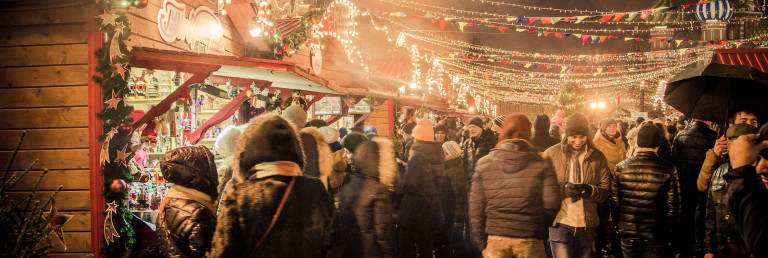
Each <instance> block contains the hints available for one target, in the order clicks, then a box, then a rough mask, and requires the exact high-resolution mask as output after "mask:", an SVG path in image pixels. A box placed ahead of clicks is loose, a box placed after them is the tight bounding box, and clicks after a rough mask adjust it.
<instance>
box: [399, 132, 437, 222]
mask: <svg viewBox="0 0 768 258" xmlns="http://www.w3.org/2000/svg"><path fill="white" fill-rule="evenodd" d="M413 149H414V152H413V155H411V157H410V159H408V168H407V169H406V172H405V175H403V180H402V192H403V198H402V201H401V203H400V208H399V210H398V213H397V214H398V225H399V227H401V228H404V229H409V230H414V231H426V230H437V229H439V228H440V226H441V225H442V223H443V219H444V218H443V208H442V206H441V203H440V198H439V196H438V195H439V189H440V181H441V180H440V179H441V178H442V176H443V174H444V173H445V171H444V170H445V169H444V168H443V159H444V158H445V157H444V155H443V147H442V146H441V145H440V143H436V142H428V143H426V144H424V145H421V146H417V147H414V148H413Z"/></svg>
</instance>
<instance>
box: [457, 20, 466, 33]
mask: <svg viewBox="0 0 768 258" xmlns="http://www.w3.org/2000/svg"><path fill="white" fill-rule="evenodd" d="M464 26H467V23H466V22H459V30H461V32H464Z"/></svg>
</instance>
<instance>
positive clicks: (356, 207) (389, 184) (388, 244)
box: [339, 137, 397, 257]
mask: <svg viewBox="0 0 768 258" xmlns="http://www.w3.org/2000/svg"><path fill="white" fill-rule="evenodd" d="M352 163H353V165H354V166H353V167H354V169H355V176H354V178H353V179H352V180H350V182H349V183H347V184H346V185H345V186H344V187H342V189H341V206H340V207H339V208H340V209H341V227H342V232H343V233H342V235H343V237H344V243H345V244H346V249H345V252H344V257H395V255H396V251H395V250H396V249H395V246H396V243H395V223H394V220H393V218H392V207H391V203H392V192H393V191H394V186H395V178H396V174H397V163H396V161H395V150H394V147H393V145H392V142H391V141H390V140H388V139H386V138H381V137H375V138H373V139H372V140H371V141H367V142H363V143H361V144H360V145H359V146H357V148H355V152H354V155H353V156H352Z"/></svg>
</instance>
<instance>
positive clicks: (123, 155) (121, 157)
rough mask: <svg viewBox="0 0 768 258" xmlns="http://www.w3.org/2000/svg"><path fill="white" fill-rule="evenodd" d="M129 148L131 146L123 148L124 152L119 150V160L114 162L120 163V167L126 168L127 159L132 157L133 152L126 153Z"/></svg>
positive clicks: (127, 145)
mask: <svg viewBox="0 0 768 258" xmlns="http://www.w3.org/2000/svg"><path fill="white" fill-rule="evenodd" d="M128 147H130V146H129V144H126V145H125V146H123V149H122V150H118V151H117V158H116V159H115V161H114V162H118V161H119V162H120V165H123V166H126V161H125V159H127V158H128V157H129V156H131V151H130V150H129V151H126V150H127V149H128Z"/></svg>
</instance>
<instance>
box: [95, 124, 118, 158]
mask: <svg viewBox="0 0 768 258" xmlns="http://www.w3.org/2000/svg"><path fill="white" fill-rule="evenodd" d="M116 133H117V127H112V130H110V131H109V133H107V138H105V139H104V143H102V144H101V153H100V154H99V163H101V165H102V166H104V165H106V164H107V163H108V162H110V161H109V160H110V159H109V141H111V140H112V137H114V136H115V134H116Z"/></svg>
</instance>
